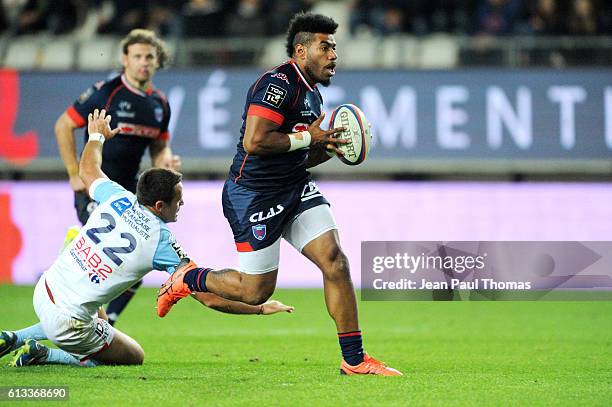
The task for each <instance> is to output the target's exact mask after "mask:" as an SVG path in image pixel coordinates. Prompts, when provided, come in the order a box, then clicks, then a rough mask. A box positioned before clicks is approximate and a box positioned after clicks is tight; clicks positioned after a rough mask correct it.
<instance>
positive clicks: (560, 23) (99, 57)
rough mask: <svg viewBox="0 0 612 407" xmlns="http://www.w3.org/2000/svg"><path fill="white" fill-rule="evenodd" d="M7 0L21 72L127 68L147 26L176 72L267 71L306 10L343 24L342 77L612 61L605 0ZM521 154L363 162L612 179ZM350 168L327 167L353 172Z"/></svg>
mask: <svg viewBox="0 0 612 407" xmlns="http://www.w3.org/2000/svg"><path fill="white" fill-rule="evenodd" d="M0 7H1V9H0V29H1V30H2V31H1V37H0V61H2V65H3V66H4V67H5V68H9V69H15V70H17V71H19V72H21V73H28V72H29V73H32V72H34V73H37V72H41V73H44V72H51V73H55V72H66V73H73V72H79V73H84V72H95V73H99V72H102V73H104V74H108V73H109V72H111V71H112V70H113V69H117V68H118V67H119V64H118V61H119V50H118V46H117V45H118V42H119V40H120V38H121V37H122V36H123V35H125V33H127V32H128V31H129V30H130V29H132V28H136V27H146V28H150V29H153V30H155V31H156V32H158V33H160V34H161V35H163V37H164V38H165V40H166V41H167V43H168V45H169V47H170V49H171V51H172V54H173V57H174V62H173V64H172V66H171V70H172V71H171V72H198V71H200V70H202V71H210V70H215V69H217V68H221V69H228V70H230V71H232V70H236V69H238V70H240V69H251V70H253V71H252V72H258V71H261V70H262V69H265V68H269V67H270V66H274V65H276V64H277V63H278V62H279V61H282V60H283V59H285V58H286V56H285V51H284V30H285V27H286V23H287V21H288V20H289V18H290V17H291V15H293V14H294V13H295V12H296V11H299V10H311V11H314V12H319V13H323V14H327V15H330V16H333V17H334V18H335V19H336V21H338V22H339V23H340V30H339V32H338V34H337V40H338V43H339V51H340V57H341V71H340V73H341V74H340V75H339V76H338V78H341V77H342V73H343V72H347V71H351V70H354V71H365V72H368V73H370V74H371V73H379V72H385V71H388V72H396V73H397V72H409V73H410V74H411V75H412V78H413V79H412V80H414V78H415V72H417V73H418V71H419V70H423V72H429V71H431V70H440V71H444V72H459V73H468V74H470V73H474V75H477V72H478V71H477V70H478V69H489V72H491V71H490V70H491V69H493V70H495V69H499V72H500V73H504V72H505V73H506V74H507V72H508V70H517V72H526V71H529V70H531V69H533V68H538V69H544V70H548V69H550V70H551V72H559V71H562V70H565V69H591V70H592V69H604V76H605V75H608V73H609V72H608V71H607V70H606V69H608V68H609V67H610V66H611V65H612V48H610V46H609V44H610V43H612V42H611V39H612V37H610V35H611V34H612V13H611V12H610V9H609V8H608V7H606V2H605V1H598V0H537V1H527V0H453V1H442V0H416V1H402V0H386V1H373V0H354V1H316V0H300V1H288V0H232V1H219V0H183V1H164V0H156V1H142V0H135V1H121V0H112V1H110V0H107V1H102V0H92V1H76V0H6V1H3V2H2V3H1V6H0ZM493 72H494V71H493ZM608 76H609V75H608ZM416 81H417V82H418V79H417V80H416ZM71 97H73V96H71ZM68 103H70V98H69V99H68V100H66V101H65V104H66V106H67V105H68ZM534 114H537V112H536V113H534ZM49 128H51V124H49ZM230 158H231V157H226V159H224V160H218V159H217V161H215V159H211V160H207V161H206V162H207V164H203V165H202V161H199V160H190V159H189V158H187V159H186V166H185V170H186V172H187V173H188V174H189V175H190V176H193V177H197V178H220V177H221V178H222V177H223V176H224V173H225V169H226V161H228V160H229V159H230ZM407 158H408V157H407ZM485 158H486V157H485ZM493 158H495V157H493ZM515 158H516V160H514V161H513V159H512V158H511V159H510V160H506V161H505V163H506V165H501V166H500V165H498V163H497V161H495V160H493V161H492V162H488V163H487V164H486V165H481V164H482V163H478V162H477V163H474V162H473V161H467V162H464V161H461V160H459V161H456V160H445V161H443V162H441V161H431V162H429V161H428V160H427V159H421V161H419V162H418V163H417V164H414V165H406V164H405V163H402V165H399V166H398V165H396V164H397V160H396V162H395V163H394V162H392V161H391V160H387V161H385V162H382V164H381V165H373V166H371V167H369V168H367V167H364V168H363V169H361V171H362V172H364V173H365V175H367V176H368V177H373V178H379V177H383V178H388V177H392V178H418V179H420V178H439V177H442V178H449V177H450V178H453V177H457V176H460V177H464V176H467V177H468V178H474V177H477V178H481V177H493V178H496V179H498V178H502V179H506V178H510V179H519V180H520V179H534V178H535V179H538V178H540V177H542V176H543V177H545V178H551V177H552V178H555V179H561V178H564V177H567V176H569V177H570V178H571V179H575V178H586V179H601V178H604V179H606V177H608V176H609V175H610V173H611V172H612V170H611V169H610V166H609V165H608V164H607V162H606V160H605V159H604V160H602V159H601V157H600V158H599V159H598V160H593V161H589V160H588V159H586V160H584V159H581V160H579V165H569V166H568V165H567V163H566V162H564V161H558V160H556V161H555V160H551V161H547V162H548V163H549V164H551V165H548V166H546V165H544V166H542V168H540V164H539V163H535V165H534V162H533V160H532V161H531V163H530V164H528V165H522V164H521V163H520V157H515ZM414 162H415V163H416V162H417V161H416V160H415V161H414ZM509 162H511V164H508V163H509ZM573 162H574V163H577V162H578V161H576V160H574V161H573ZM513 163H518V164H513ZM374 164H376V162H375V163H374ZM346 170H347V169H346V168H342V167H335V169H332V170H331V171H324V172H328V173H329V172H331V173H333V175H331V177H333V178H343V177H349V178H350V177H351V176H352V174H351V173H348V174H347V173H346ZM0 174H1V176H2V178H4V179H23V178H25V179H32V178H34V179H62V177H63V176H64V175H63V169H62V167H61V163H60V161H59V157H58V158H57V159H55V160H53V159H45V160H38V161H37V162H35V163H33V164H32V165H29V166H13V165H7V164H6V163H2V162H0ZM320 176H327V175H324V174H321V175H320Z"/></svg>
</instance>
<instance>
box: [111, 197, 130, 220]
mask: <svg viewBox="0 0 612 407" xmlns="http://www.w3.org/2000/svg"><path fill="white" fill-rule="evenodd" d="M110 206H111V208H113V209H114V210H115V212H117V214H118V215H119V216H122V215H123V212H125V211H126V210H127V209H129V208H131V207H132V203H131V202H130V200H129V199H127V198H126V197H123V198H119V199H117V200H115V201H113V202H111V204H110Z"/></svg>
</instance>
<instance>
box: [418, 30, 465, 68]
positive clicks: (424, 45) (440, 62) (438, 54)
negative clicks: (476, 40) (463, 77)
mask: <svg viewBox="0 0 612 407" xmlns="http://www.w3.org/2000/svg"><path fill="white" fill-rule="evenodd" d="M420 51H421V52H420V61H419V67H420V68H423V69H445V68H453V67H455V66H456V65H457V62H458V59H459V45H458V44H457V42H456V40H455V39H454V38H453V37H451V36H449V35H444V34H435V35H432V36H430V37H428V38H425V39H423V40H422V41H421V46H420Z"/></svg>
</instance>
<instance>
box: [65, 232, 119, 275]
mask: <svg viewBox="0 0 612 407" xmlns="http://www.w3.org/2000/svg"><path fill="white" fill-rule="evenodd" d="M70 255H71V256H72V257H73V258H74V259H75V260H76V261H77V263H78V264H79V266H80V267H81V269H83V270H84V271H85V270H86V271H87V275H88V277H89V281H91V282H92V283H94V284H100V282H102V281H104V280H106V279H107V278H108V275H109V274H112V272H113V269H112V267H111V266H109V265H108V264H106V262H104V261H103V260H102V258H101V257H100V255H99V254H98V253H96V248H95V246H92V245H90V244H89V242H87V241H86V240H85V236H81V238H80V239H79V240H77V241H76V242H75V244H74V247H73V248H72V249H71V250H70Z"/></svg>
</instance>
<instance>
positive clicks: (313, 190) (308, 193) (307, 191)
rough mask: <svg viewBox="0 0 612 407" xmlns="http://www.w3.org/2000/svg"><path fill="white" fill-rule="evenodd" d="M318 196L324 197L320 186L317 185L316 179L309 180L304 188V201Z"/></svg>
mask: <svg viewBox="0 0 612 407" xmlns="http://www.w3.org/2000/svg"><path fill="white" fill-rule="evenodd" d="M318 197H323V194H321V191H319V187H317V184H315V183H314V181H309V182H308V184H306V185H304V189H303V190H302V202H304V201H308V200H310V199H314V198H318Z"/></svg>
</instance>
